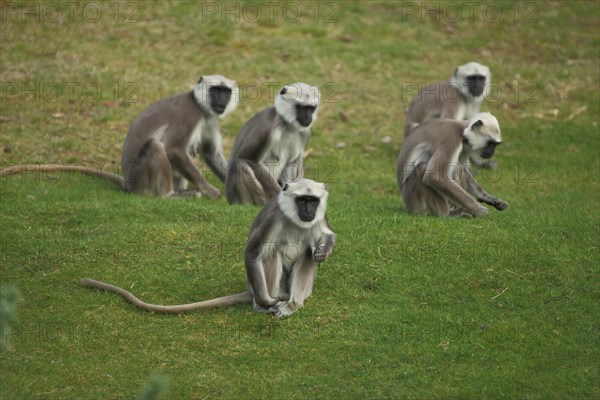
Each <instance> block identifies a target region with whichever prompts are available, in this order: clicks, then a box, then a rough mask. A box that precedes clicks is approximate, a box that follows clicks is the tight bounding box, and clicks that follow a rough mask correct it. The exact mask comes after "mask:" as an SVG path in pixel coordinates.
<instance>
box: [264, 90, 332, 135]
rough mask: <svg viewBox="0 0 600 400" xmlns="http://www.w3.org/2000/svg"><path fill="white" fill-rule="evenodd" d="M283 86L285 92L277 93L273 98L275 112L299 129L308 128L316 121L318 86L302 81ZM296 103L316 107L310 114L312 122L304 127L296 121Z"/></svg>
mask: <svg viewBox="0 0 600 400" xmlns="http://www.w3.org/2000/svg"><path fill="white" fill-rule="evenodd" d="M283 88H284V89H286V92H285V94H279V95H277V97H276V98H275V109H276V110H277V113H278V114H279V115H281V117H282V118H283V119H284V120H286V121H287V122H288V123H290V124H292V125H295V126H297V127H298V128H299V129H308V128H310V127H311V126H312V124H313V123H314V122H315V121H316V119H317V112H318V111H319V100H320V97H321V94H320V92H319V88H318V87H316V86H310V85H308V84H306V83H302V82H298V83H290V84H289V85H285V86H284V87H283ZM280 92H281V91H280ZM297 103H300V104H303V105H310V106H314V107H316V109H315V111H314V112H313V114H312V122H311V124H310V125H309V126H307V127H306V128H304V127H301V126H300V124H298V122H297V121H296V104H297Z"/></svg>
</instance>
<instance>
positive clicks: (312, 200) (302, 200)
mask: <svg viewBox="0 0 600 400" xmlns="http://www.w3.org/2000/svg"><path fill="white" fill-rule="evenodd" d="M320 201H321V200H320V199H319V198H318V197H316V196H309V195H305V196H298V197H296V207H297V208H298V217H300V220H301V221H303V222H310V221H312V220H313V219H315V215H316V214H317V209H318V208H319V203H320Z"/></svg>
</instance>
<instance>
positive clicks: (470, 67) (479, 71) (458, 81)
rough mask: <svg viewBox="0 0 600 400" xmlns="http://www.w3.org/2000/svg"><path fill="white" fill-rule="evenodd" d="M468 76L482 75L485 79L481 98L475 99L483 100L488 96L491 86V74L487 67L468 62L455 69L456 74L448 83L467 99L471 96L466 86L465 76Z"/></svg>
mask: <svg viewBox="0 0 600 400" xmlns="http://www.w3.org/2000/svg"><path fill="white" fill-rule="evenodd" d="M470 75H483V76H485V77H487V79H486V82H485V87H484V89H483V93H482V94H481V96H478V97H476V99H483V98H484V97H486V96H487V95H488V94H489V91H490V86H491V84H492V73H491V72H490V69H489V68H488V67H487V66H485V65H483V64H479V63H476V62H469V63H466V64H464V65H460V66H459V67H458V68H457V69H456V74H455V75H453V76H452V79H451V80H450V81H451V82H452V84H453V85H454V86H456V87H458V88H459V90H460V92H461V93H462V94H463V95H464V96H465V97H467V98H469V97H472V96H473V95H472V94H470V93H469V87H468V86H467V76H470Z"/></svg>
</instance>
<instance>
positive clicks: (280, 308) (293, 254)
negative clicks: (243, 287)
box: [81, 179, 336, 318]
mask: <svg viewBox="0 0 600 400" xmlns="http://www.w3.org/2000/svg"><path fill="white" fill-rule="evenodd" d="M328 196H329V192H328V190H327V187H326V186H325V185H324V184H323V183H317V182H315V181H312V180H309V179H300V180H299V181H297V182H290V183H288V184H285V185H284V187H283V189H282V190H281V191H280V192H279V194H278V195H277V196H276V197H273V198H272V199H271V200H269V202H268V203H267V204H266V205H265V206H264V207H263V209H262V210H261V211H260V213H259V214H258V215H257V216H256V218H255V219H254V222H253V223H252V226H251V228H250V234H249V236H248V242H247V245H246V249H245V251H244V260H245V265H246V276H247V287H248V290H247V291H245V292H242V293H239V294H234V295H231V296H225V297H219V298H216V299H212V300H206V301H201V302H197V303H190V304H181V305H174V306H164V305H156V304H148V303H145V302H143V301H141V300H139V299H138V298H137V297H135V296H134V295H133V294H131V293H130V292H128V291H126V290H124V289H121V288H119V287H116V286H113V285H110V284H107V283H104V282H100V281H96V280H93V279H89V278H86V279H82V280H81V284H82V285H84V286H91V287H95V288H98V289H103V290H109V291H112V292H115V293H118V294H120V295H122V296H123V297H125V298H126V299H127V300H129V301H130V302H131V303H133V304H135V305H136V306H138V307H140V308H142V309H144V310H148V311H154V312H162V313H179V312H183V311H193V310H203V309H210V308H215V307H224V306H229V305H233V304H240V303H248V304H252V305H253V307H254V310H256V311H258V312H265V313H271V314H273V315H274V316H276V317H277V318H281V317H286V316H288V315H291V314H292V313H293V312H295V311H296V310H297V309H299V308H300V307H302V306H303V304H304V301H305V300H306V299H307V298H308V297H309V296H310V295H311V294H312V289H313V284H314V281H315V278H316V273H317V265H318V264H320V263H322V262H324V261H325V260H327V259H328V258H329V256H330V255H331V254H332V252H333V248H334V247H335V242H336V235H335V233H333V231H332V230H331V226H330V225H329V221H328V220H327V216H326V210H327V198H328Z"/></svg>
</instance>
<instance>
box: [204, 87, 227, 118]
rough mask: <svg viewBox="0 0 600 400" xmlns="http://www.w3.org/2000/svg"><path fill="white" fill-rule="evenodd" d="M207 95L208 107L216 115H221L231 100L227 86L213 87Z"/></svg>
mask: <svg viewBox="0 0 600 400" xmlns="http://www.w3.org/2000/svg"><path fill="white" fill-rule="evenodd" d="M209 95H210V107H211V108H212V109H213V110H214V112H216V113H217V114H223V111H225V108H226V107H227V104H228V103H229V100H230V99H231V89H230V88H228V87H227V86H213V87H211V88H210V89H209Z"/></svg>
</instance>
